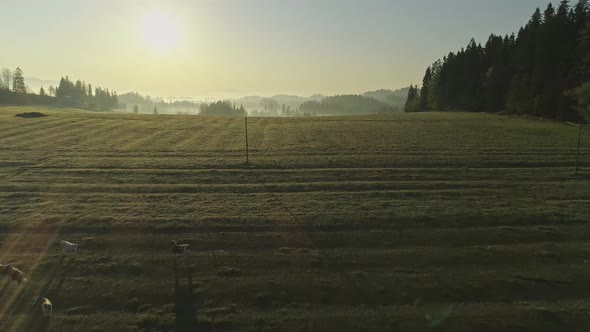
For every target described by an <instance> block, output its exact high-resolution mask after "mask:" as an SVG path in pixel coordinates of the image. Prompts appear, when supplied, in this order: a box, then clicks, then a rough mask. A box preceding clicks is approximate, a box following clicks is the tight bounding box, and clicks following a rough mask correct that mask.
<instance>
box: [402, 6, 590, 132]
mask: <svg viewBox="0 0 590 332" xmlns="http://www.w3.org/2000/svg"><path fill="white" fill-rule="evenodd" d="M588 81H590V6H589V0H579V1H578V2H577V3H576V4H575V5H574V6H571V5H570V2H569V1H568V0H562V1H560V2H559V4H558V6H557V7H555V6H554V5H553V4H551V3H550V4H549V5H548V6H547V8H546V9H545V10H544V11H541V10H540V9H539V8H537V9H536V10H535V12H534V13H533V15H532V16H531V18H530V20H529V21H528V23H527V24H526V25H525V26H523V27H521V28H520V30H519V31H518V34H514V33H513V34H511V35H506V36H498V35H495V34H492V35H491V36H490V37H489V38H488V40H487V42H486V43H485V45H484V46H482V45H481V44H478V43H476V41H475V40H474V39H472V40H471V41H470V42H469V43H468V45H467V46H466V47H465V48H462V49H461V50H460V51H458V52H456V53H454V52H451V53H449V54H448V55H446V56H444V57H443V58H442V59H439V60H437V61H435V62H434V63H433V64H432V65H431V66H429V67H428V68H427V69H426V72H425V74H424V78H423V81H422V87H421V88H418V86H415V87H414V86H412V87H411V89H410V91H409V92H408V98H407V101H406V104H405V107H404V109H405V111H406V112H415V111H429V110H439V111H449V110H461V111H477V112H480V111H485V112H499V111H507V112H510V113H514V114H526V115H533V116H539V117H545V118H552V119H559V120H572V121H575V120H578V119H579V118H580V115H579V113H578V112H577V110H578V109H579V108H580V106H579V104H580V98H581V97H582V96H581V95H580V93H582V92H583V91H587V90H588V89H580V88H579V87H580V86H582V85H584V84H585V83H586V82H588ZM588 97H590V96H588ZM584 105H585V104H584Z"/></svg>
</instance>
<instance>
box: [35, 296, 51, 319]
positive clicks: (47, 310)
mask: <svg viewBox="0 0 590 332" xmlns="http://www.w3.org/2000/svg"><path fill="white" fill-rule="evenodd" d="M39 303H41V312H42V313H43V316H44V317H51V314H52V313H53V304H52V303H51V301H50V300H49V299H48V298H46V297H39V298H36V299H35V300H33V306H36V305H38V304H39Z"/></svg>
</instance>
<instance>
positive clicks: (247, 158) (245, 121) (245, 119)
mask: <svg viewBox="0 0 590 332" xmlns="http://www.w3.org/2000/svg"><path fill="white" fill-rule="evenodd" d="M244 126H245V127H246V166H250V158H249V155H248V152H249V151H248V116H247V115H246V116H245V117H244Z"/></svg>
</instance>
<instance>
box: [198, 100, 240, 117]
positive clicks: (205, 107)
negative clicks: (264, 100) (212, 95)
mask: <svg viewBox="0 0 590 332" xmlns="http://www.w3.org/2000/svg"><path fill="white" fill-rule="evenodd" d="M199 114H200V115H217V116H245V115H246V110H245V109H244V107H243V106H240V108H239V109H236V108H235V107H234V106H233V105H232V103H231V102H229V101H217V102H214V103H211V104H201V106H200V113H199Z"/></svg>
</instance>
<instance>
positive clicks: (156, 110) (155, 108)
mask: <svg viewBox="0 0 590 332" xmlns="http://www.w3.org/2000/svg"><path fill="white" fill-rule="evenodd" d="M154 114H158V108H157V107H156V106H154Z"/></svg>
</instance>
